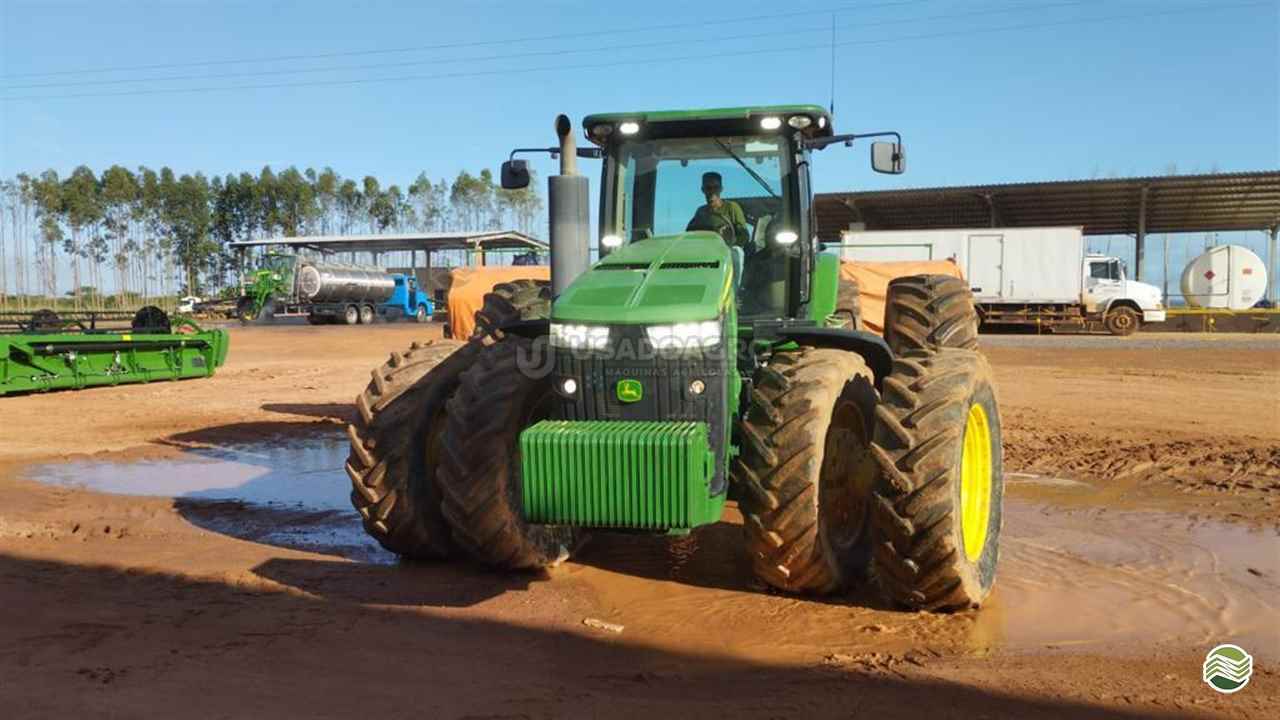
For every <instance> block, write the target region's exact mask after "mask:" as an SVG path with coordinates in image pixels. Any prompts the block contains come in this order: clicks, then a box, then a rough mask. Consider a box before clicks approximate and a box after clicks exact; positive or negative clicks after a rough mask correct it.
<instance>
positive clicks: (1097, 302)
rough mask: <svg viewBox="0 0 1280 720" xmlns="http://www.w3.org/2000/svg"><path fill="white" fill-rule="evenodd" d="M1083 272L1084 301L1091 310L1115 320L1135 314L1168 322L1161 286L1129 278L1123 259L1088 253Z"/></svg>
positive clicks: (1148, 320) (1087, 308)
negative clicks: (1122, 315)
mask: <svg viewBox="0 0 1280 720" xmlns="http://www.w3.org/2000/svg"><path fill="white" fill-rule="evenodd" d="M1081 273H1082V274H1083V276H1084V283H1083V288H1084V291H1083V296H1082V298H1081V300H1082V302H1083V304H1084V306H1085V310H1086V311H1087V312H1090V313H1098V314H1100V315H1102V316H1103V317H1104V318H1106V317H1107V316H1111V318H1112V320H1113V321H1114V320H1115V319H1116V318H1117V317H1118V316H1119V315H1121V314H1124V315H1128V314H1133V315H1135V316H1137V317H1141V320H1142V322H1144V323H1149V322H1164V319H1165V308H1164V303H1163V299H1164V298H1163V294H1162V293H1161V292H1160V288H1158V287H1156V286H1154V285H1150V284H1147V283H1144V282H1138V281H1136V280H1129V279H1128V278H1127V276H1126V275H1127V273H1126V268H1125V263H1124V261H1123V260H1120V259H1119V258H1115V257H1108V256H1106V255H1095V254H1089V255H1085V257H1084V264H1083V267H1082V268H1081ZM1123 308H1127V310H1124V309H1123ZM1137 317H1135V318H1132V319H1135V320H1136V319H1137Z"/></svg>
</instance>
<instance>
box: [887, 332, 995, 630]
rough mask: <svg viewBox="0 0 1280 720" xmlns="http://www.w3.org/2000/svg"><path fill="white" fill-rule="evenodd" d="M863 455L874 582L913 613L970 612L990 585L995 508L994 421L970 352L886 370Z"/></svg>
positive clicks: (919, 358) (986, 387)
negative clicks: (869, 477) (869, 463)
mask: <svg viewBox="0 0 1280 720" xmlns="http://www.w3.org/2000/svg"><path fill="white" fill-rule="evenodd" d="M883 388H884V390H883V395H882V399H881V404H880V406H879V407H878V408H877V409H876V427H875V437H874V441H873V443H872V446H871V453H872V455H873V456H874V457H875V459H876V461H877V463H878V464H879V466H880V470H881V474H880V479H879V482H878V483H877V486H876V490H875V493H874V496H873V502H872V514H871V518H872V522H871V534H872V541H873V544H874V550H873V554H872V571H873V575H874V577H875V579H876V581H877V583H878V584H879V585H880V587H881V589H882V590H883V591H884V593H885V595H886V596H887V597H888V598H889V599H890V600H892V601H893V602H896V603H898V604H901V605H904V606H907V607H911V608H916V609H921V610H959V609H964V608H969V607H977V606H978V605H979V604H981V603H982V601H983V600H985V599H986V597H987V595H988V594H989V593H990V592H991V587H992V585H993V584H994V583H995V574H996V564H997V561H998V559H999V554H1000V543H999V541H1000V529H1001V521H1002V504H1003V499H1004V475H1003V470H1002V458H1001V437H1000V434H1001V429H1000V412H999V408H998V407H997V405H996V399H995V392H994V389H993V387H992V383H991V368H990V366H988V365H987V361H986V360H985V359H984V358H983V357H982V356H981V355H979V354H978V353H976V352H973V351H969V350H962V349H956V348H943V349H941V350H939V351H937V352H936V353H934V354H916V355H912V356H908V357H904V358H899V359H898V360H896V361H895V362H894V368H893V372H892V374H890V375H889V377H887V378H885V380H884V383H883Z"/></svg>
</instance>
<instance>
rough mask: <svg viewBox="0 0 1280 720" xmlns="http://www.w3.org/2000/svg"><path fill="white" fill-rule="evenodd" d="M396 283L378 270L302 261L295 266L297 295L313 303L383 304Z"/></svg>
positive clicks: (389, 296) (393, 290)
mask: <svg viewBox="0 0 1280 720" xmlns="http://www.w3.org/2000/svg"><path fill="white" fill-rule="evenodd" d="M395 289H396V281H395V279H394V278H393V277H391V276H390V275H388V274H387V273H386V272H385V271H384V270H382V269H381V268H374V267H359V266H355V265H329V264H321V263H315V262H310V261H304V262H302V263H301V264H300V266H299V267H298V294H299V295H301V296H302V297H303V298H306V299H307V300H309V301H311V302H313V303H340V302H351V303H365V302H367V303H383V302H386V301H387V300H389V299H390V298H391V294H392V293H394V292H395Z"/></svg>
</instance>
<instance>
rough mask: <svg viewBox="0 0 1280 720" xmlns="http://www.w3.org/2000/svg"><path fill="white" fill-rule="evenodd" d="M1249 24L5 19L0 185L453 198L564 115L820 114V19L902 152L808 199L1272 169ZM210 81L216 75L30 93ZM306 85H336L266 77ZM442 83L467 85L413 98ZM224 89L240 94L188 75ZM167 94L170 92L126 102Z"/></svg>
mask: <svg viewBox="0 0 1280 720" xmlns="http://www.w3.org/2000/svg"><path fill="white" fill-rule="evenodd" d="M1247 3H1248V0H1243V1H1242V2H1234V1H1233V0H1222V1H1220V2H1213V1H1211V0H1110V1H1108V0H1102V1H1097V0H1095V1H1092V2H1090V1H1083V2H1069V1H1068V0H1028V1H1019V0H990V1H983V2H977V1H973V2H962V1H959V0H920V1H915V2H904V1H896V2H895V1H894V0H867V1H864V2H847V1H846V2H838V1H835V2H823V1H822V0H801V1H800V2H796V3H791V4H782V3H777V2H761V1H758V0H738V1H736V2H723V1H721V0H708V1H706V2H701V3H690V2H670V1H668V0H650V1H648V2H636V3H627V2H606V3H601V2H567V1H566V2H519V1H516V0H494V1H476V0H473V1H471V2H450V3H443V2H419V3H409V2H386V1H383V2H360V3H356V2H350V1H349V0H348V1H347V2H327V1H321V0H312V1H311V2H243V3H231V2H184V1H181V0H169V1H162V0H152V1H150V2H107V1H99V2H57V1H56V0H46V1H44V2H23V1H18V0H0V75H3V76H4V77H3V78H2V79H0V86H2V87H3V89H2V90H0V98H3V99H0V176H11V175H13V174H14V173H17V172H21V171H26V172H33V171H35V172H38V171H40V170H43V169H45V168H48V167H52V168H54V169H57V170H58V171H59V172H61V173H65V172H67V171H69V170H70V169H72V168H73V167H74V166H76V165H78V164H81V163H84V164H88V165H89V166H90V167H92V168H94V169H95V170H101V169H102V168H104V167H106V166H108V165H110V164H112V163H120V164H122V165H126V166H129V167H134V166H137V165H142V164H145V165H149V166H153V167H158V166H161V165H169V166H170V167H172V168H174V169H175V170H176V171H179V172H192V171H197V170H199V171H203V172H205V173H210V174H212V173H217V174H221V173H226V172H232V171H235V172H239V171H242V170H249V171H255V172H256V171H257V170H258V169H260V168H261V167H262V166H263V165H266V164H270V165H272V166H273V167H275V168H277V169H278V168H281V167H286V166H289V165H296V166H298V167H300V168H302V167H307V166H313V167H317V168H318V167H323V166H326V165H328V166H331V167H333V168H334V169H335V170H337V171H338V172H340V173H342V174H343V175H346V176H356V177H359V176H363V175H365V174H374V175H377V176H378V177H379V178H381V179H383V180H384V182H399V183H401V184H405V183H407V182H409V181H410V180H412V178H413V177H414V176H416V175H417V174H418V172H419V171H423V170H425V171H426V172H427V173H428V174H429V175H432V176H433V177H452V176H454V175H455V174H456V173H457V172H458V171H459V170H461V169H470V170H473V171H474V170H477V169H479V168H480V167H482V166H484V165H488V166H490V167H496V165H497V164H498V162H500V161H501V160H502V159H503V158H504V157H505V154H506V152H507V151H508V150H509V149H510V148H511V147H513V146H516V145H529V144H535V145H539V144H544V143H548V144H549V142H550V141H551V139H552V133H551V120H552V118H553V117H554V115H555V114H556V113H557V112H567V113H569V114H570V115H571V116H573V117H574V118H575V119H577V118H580V117H581V116H582V115H584V114H586V113H589V112H593V111H602V110H630V109H649V108H674V107H695V106H722V105H737V104H754V103H771V102H817V103H821V104H826V103H827V102H828V101H829V94H830V86H831V76H830V63H831V50H830V43H831V36H832V33H831V29H830V28H831V24H832V16H833V14H834V17H835V24H836V27H837V29H836V33H835V38H836V43H837V44H838V47H837V50H836V78H835V89H836V92H835V95H836V97H835V102H836V127H837V130H842V131H862V130H884V129H895V130H899V131H901V132H902V133H903V135H904V137H905V139H906V142H907V147H908V151H909V158H910V164H909V171H908V173H907V174H905V175H903V176H900V177H890V176H881V175H873V174H872V173H871V172H870V171H869V170H868V169H867V161H866V156H865V154H864V153H865V150H858V151H856V152H849V151H844V154H841V153H840V152H831V151H828V152H826V153H824V155H823V157H821V162H820V164H819V165H818V166H817V167H816V168H815V173H816V186H817V189H818V190H819V191H830V190H845V189H855V188H859V189H878V188H891V187H908V186H931V185H947V184H970V183H986V182H1009V181H1021V180H1042V179H1068V178H1088V177H1106V176H1112V175H1115V176H1125V175H1141V174H1159V173H1161V172H1164V171H1165V170H1166V168H1168V167H1169V166H1171V165H1176V166H1177V168H1178V170H1179V171H1180V172H1184V173H1185V172H1195V171H1202V172H1204V171H1211V170H1219V171H1233V170H1255V169H1268V168H1275V167H1277V166H1280V87H1278V86H1280V56H1278V51H1277V47H1278V45H1280V42H1278V34H1280V11H1278V10H1280V9H1278V7H1277V2H1276V0H1267V1H1265V2H1262V3H1261V4H1247ZM1188 9H1192V10H1197V11H1194V12H1184V11H1185V10H1188ZM782 14H786V15H787V16H785V17H778V16H779V15H782ZM770 16H773V17H770ZM1136 16H1140V17H1136ZM1090 18H1110V19H1107V20H1102V21H1097V22H1079V21H1082V20H1087V19H1090ZM655 26H662V27H660V28H657V27H655ZM1009 26H1019V27H1018V28H1017V29H1009V30H996V29H998V28H1004V27H1009ZM1026 26H1039V27H1026ZM993 30H995V31H993ZM601 33H607V34H601ZM565 34H574V35H577V37H570V38H563V37H562V38H559V39H543V40H520V39H521V38H532V37H545V36H548V35H565ZM486 41H487V42H489V43H490V44H488V45H472V46H469V47H462V46H461V45H465V44H468V43H479V42H486ZM493 41H501V42H493ZM659 43H663V44H661V45H659ZM443 44H452V45H455V47H452V48H441V49H435V50H430V49H428V50H413V51H405V52H400V51H398V50H399V49H404V48H421V47H424V46H439V45H443ZM636 45H647V46H648V47H634V46H636ZM628 46H631V47H628ZM566 51H571V52H567V54H566ZM357 53H358V54H357ZM534 53H542V54H541V55H532V54H534ZM555 53H561V54H555ZM730 53H732V54H730ZM318 54H330V55H333V56H332V57H326V58H314V57H312V58H302V59H293V60H275V61H266V60H264V59H265V58H275V57H280V56H314V55H318ZM513 56H515V57H513ZM486 58H488V59H486ZM672 58H674V59H672ZM691 58H693V59H691ZM245 60H247V61H249V62H229V61H245ZM204 61H220V63H221V64H216V65H187V66H184V67H170V68H161V69H149V70H139V69H135V70H120V71H115V72H95V73H74V74H59V75H48V74H41V73H63V72H67V71H80V70H85V69H90V68H117V67H134V66H140V65H175V64H180V63H185V64H191V63H197V62H204ZM370 65H375V66H381V67H361V66H370ZM318 68H341V69H336V70H325V71H318V72H306V73H297V74H283V73H280V71H285V70H290V71H297V70H314V69H318ZM530 68H557V69H552V70H538V71H528V70H529V69H530ZM515 71H522V72H515ZM254 73H256V75H248V74H254ZM451 73H452V74H459V73H462V74H468V76H466V77H457V76H455V77H435V78H422V77H420V76H429V75H441V74H451ZM36 74H41V75H36ZM231 74H241V75H248V76H241V77H213V78H190V77H187V76H205V75H214V76H225V75H231ZM166 76H182V77H186V78H187V79H175V80H165V81H150V82H144V81H140V80H142V79H144V78H157V77H166ZM386 78H400V79H396V80H387V81H380V82H365V81H367V80H374V79H377V80H381V79H386ZM349 80H356V81H360V82H349V83H345V84H328V85H311V86H292V87H270V88H256V89H243V88H242V89H231V90H212V89H204V90H201V91H198V92H179V93H168V92H156V91H157V90H170V89H180V90H190V89H192V88H224V87H235V86H244V85H288V84H291V83H292V84H296V83H302V82H310V83H316V82H331V81H338V82H342V81H349ZM104 81H110V84H78V85H57V86H48V85H51V84H53V83H94V82H96V83H102V82H104ZM35 85H46V87H27V86H35ZM136 91H142V92H143V93H145V94H131V95H117V96H108V97H67V96H70V95H94V94H103V93H121V92H136ZM36 97H38V98H41V99H30V98H36ZM549 170H550V167H549V165H548V166H544V167H543V168H542V171H543V173H544V174H546V172H548V171H549Z"/></svg>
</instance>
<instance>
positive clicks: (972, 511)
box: [960, 403, 992, 562]
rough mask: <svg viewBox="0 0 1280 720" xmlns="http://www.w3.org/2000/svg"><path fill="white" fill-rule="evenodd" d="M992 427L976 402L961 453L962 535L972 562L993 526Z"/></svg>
mask: <svg viewBox="0 0 1280 720" xmlns="http://www.w3.org/2000/svg"><path fill="white" fill-rule="evenodd" d="M991 472H992V467H991V426H990V425H988V424H987V411H986V410H983V409H982V406H981V405H978V404H977V403H974V404H973V405H971V406H969V417H968V419H967V420H965V424H964V447H963V448H962V449H961V454H960V533H961V535H962V536H963V537H964V555H965V557H967V558H968V559H969V561H970V562H977V561H978V558H980V557H982V549H983V547H985V546H986V544H987V530H988V529H989V525H990V524H991Z"/></svg>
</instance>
